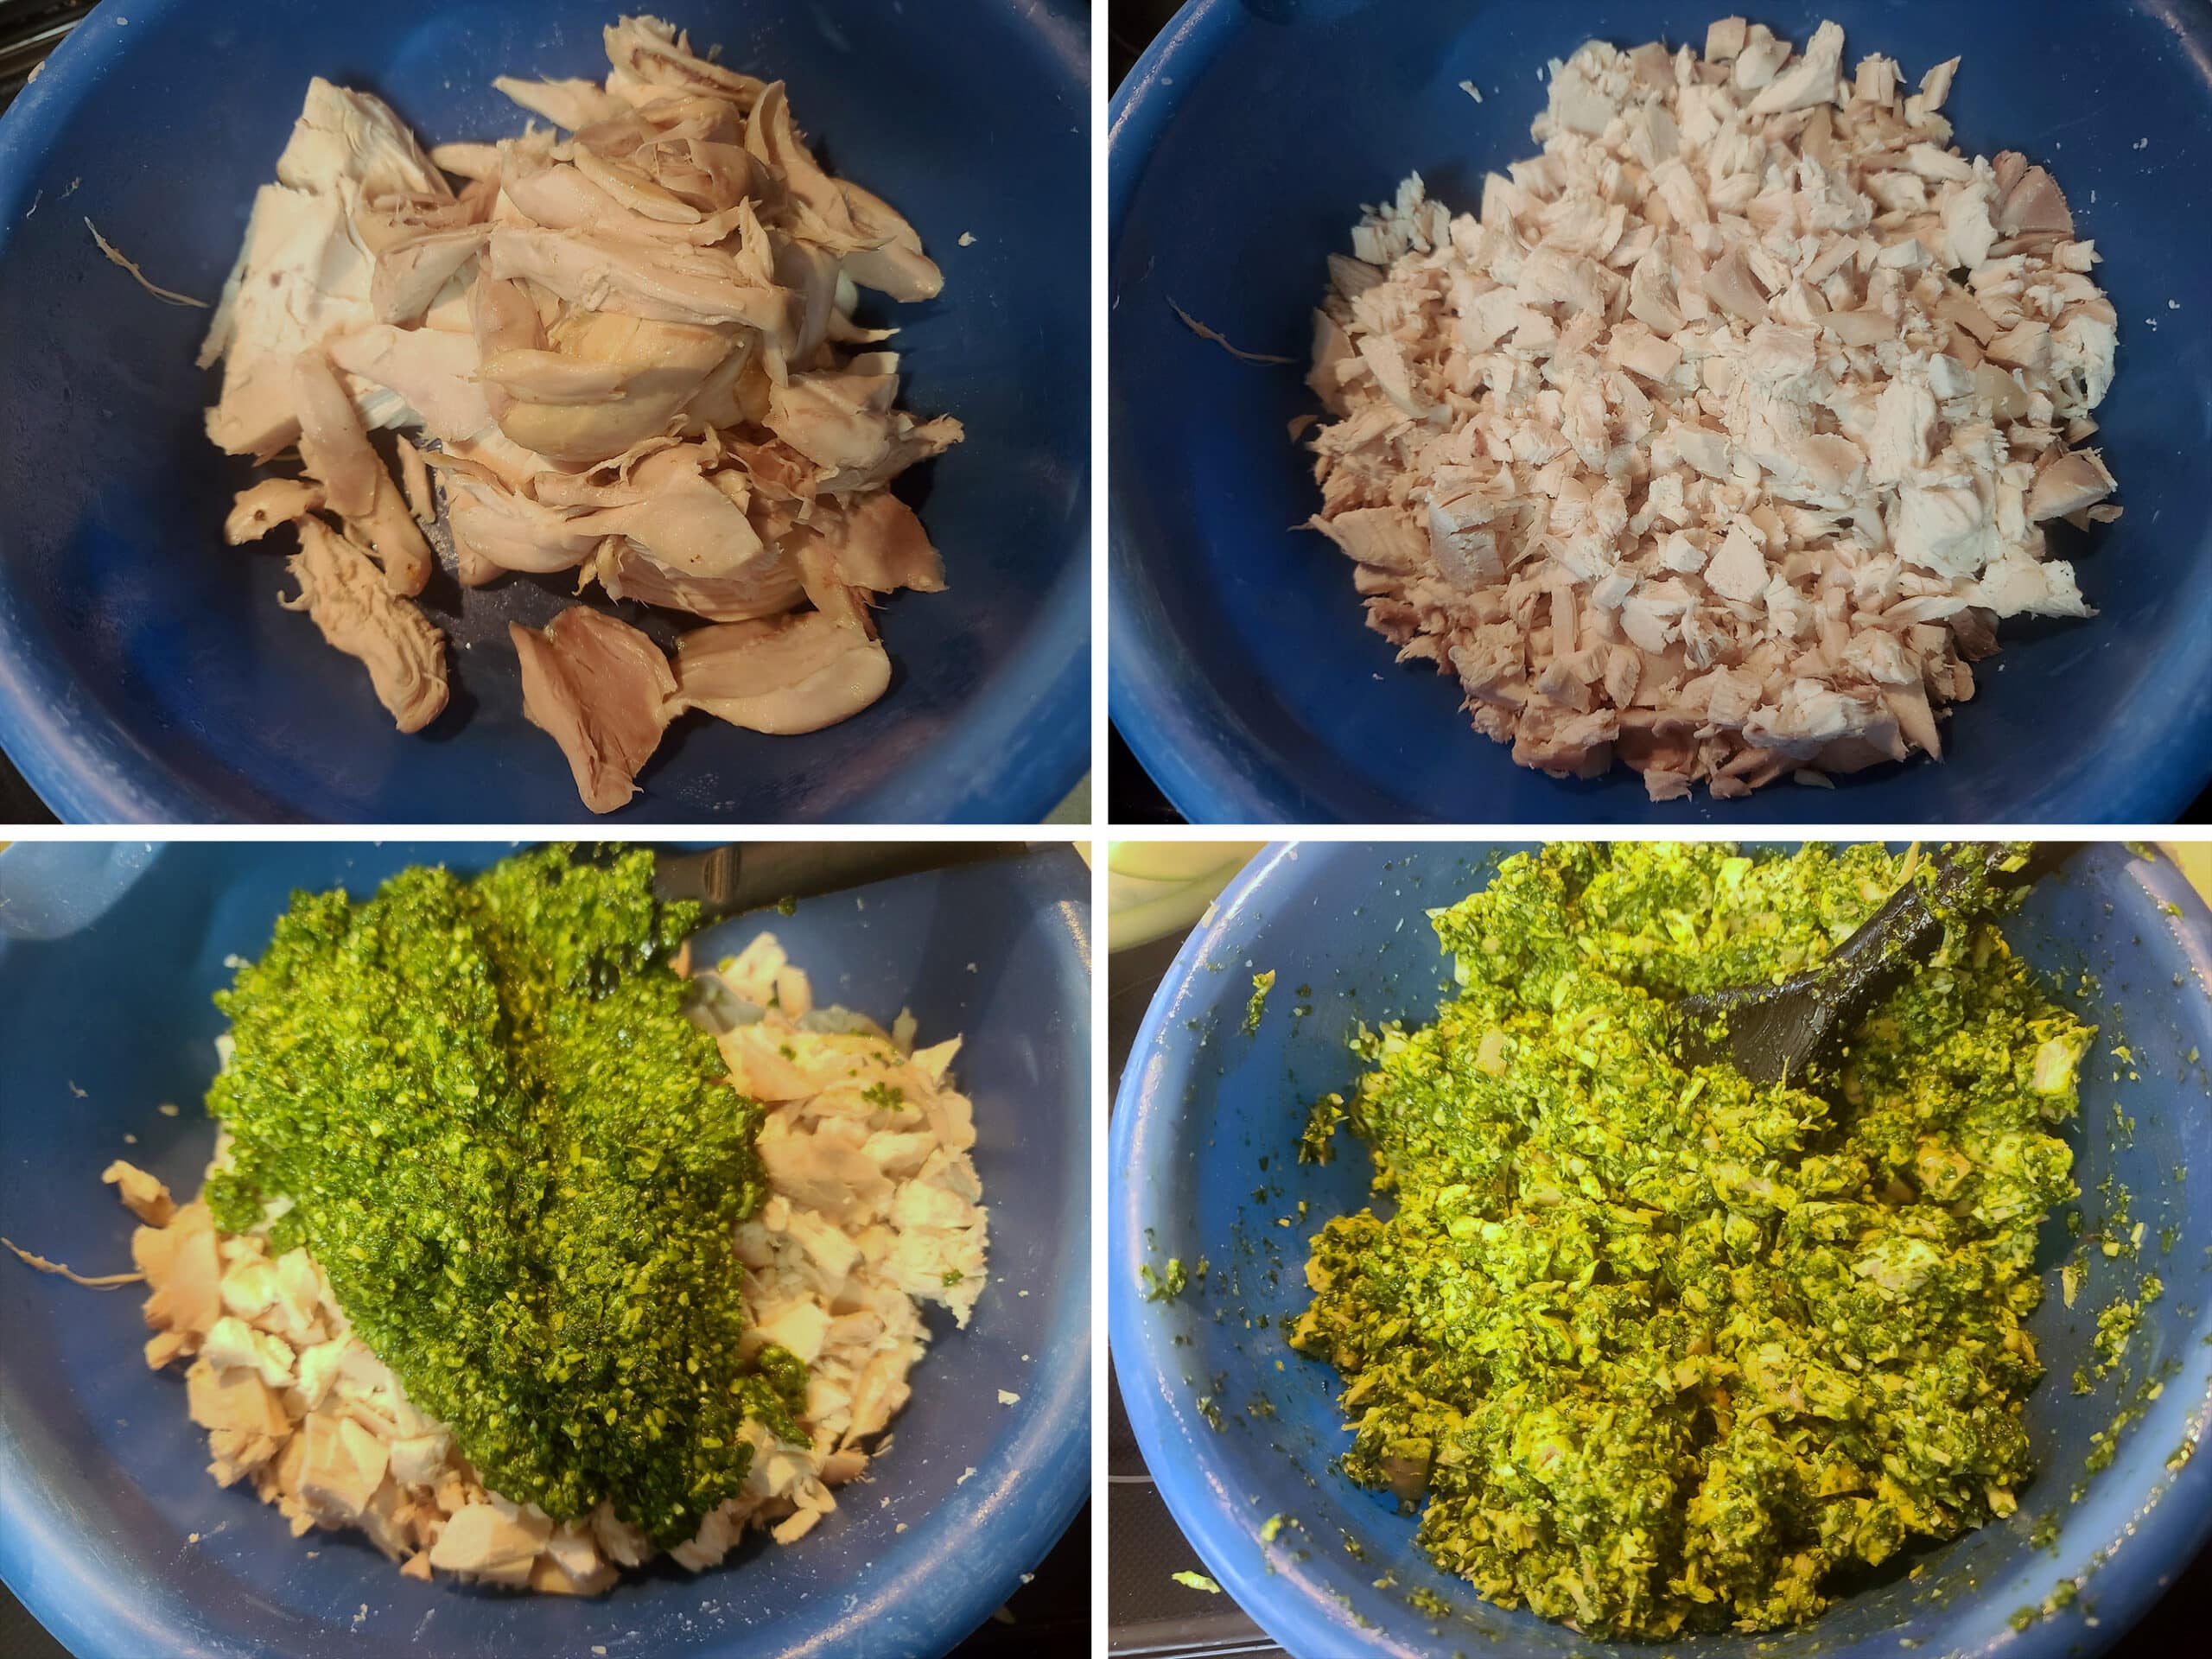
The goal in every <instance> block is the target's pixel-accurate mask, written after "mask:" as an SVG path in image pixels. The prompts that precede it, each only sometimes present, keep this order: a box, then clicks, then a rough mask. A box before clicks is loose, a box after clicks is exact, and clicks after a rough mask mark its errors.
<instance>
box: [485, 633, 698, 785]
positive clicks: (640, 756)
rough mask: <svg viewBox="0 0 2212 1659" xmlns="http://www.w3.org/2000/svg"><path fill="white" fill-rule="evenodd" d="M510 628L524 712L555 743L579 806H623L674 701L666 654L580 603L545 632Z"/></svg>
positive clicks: (656, 744) (664, 725)
mask: <svg viewBox="0 0 2212 1659" xmlns="http://www.w3.org/2000/svg"><path fill="white" fill-rule="evenodd" d="M507 631H508V632H509V634H510V635H511V636H512V638H513V639H514V643H515V650H516V652H517V654H518V655H519V656H520V657H521V658H522V711H523V714H524V716H525V717H527V718H528V720H529V721H530V723H531V725H533V726H536V727H537V728H540V729H541V730H543V731H545V732H547V733H550V734H551V735H552V737H553V739H554V741H556V742H557V743H559V744H560V746H561V753H563V754H564V755H566V756H567V757H568V759H569V771H571V772H574V773H575V779H576V792H577V793H578V794H579V795H581V796H582V797H583V802H584V804H585V805H586V806H588V807H589V808H590V809H591V810H593V811H594V812H612V811H613V810H615V809H616V808H617V807H620V806H625V805H627V804H629V800H630V797H631V796H632V795H633V794H635V793H636V792H637V783H636V779H637V775H638V769H639V767H640V766H644V765H645V762H646V761H647V760H651V759H652V753H653V750H654V749H655V748H657V747H659V744H660V735H661V733H662V732H664V730H666V729H667V728H668V721H669V715H670V714H671V711H672V709H673V708H674V706H675V698H676V695H677V686H676V676H675V675H674V674H672V673H671V672H670V671H669V666H668V658H666V657H664V655H662V654H661V649H660V647H659V646H658V645H655V644H653V642H652V640H650V639H646V638H645V635H644V634H642V633H640V632H638V630H637V629H635V628H633V627H632V626H630V625H629V624H628V623H626V622H619V621H617V620H615V619H614V618H613V617H611V616H608V615H606V614H605V613H602V612H599V611H594V610H592V609H590V608H588V607H585V606H582V605H577V606H574V607H570V608H569V609H568V610H565V611H563V612H562V613H561V614H560V615H558V616H556V617H555V618H554V619H553V620H552V621H551V622H550V623H548V624H547V625H546V626H545V627H544V628H543V630H539V629H535V628H526V627H524V626H523V625H522V624H521V623H519V622H511V623H509V624H508V625H507Z"/></svg>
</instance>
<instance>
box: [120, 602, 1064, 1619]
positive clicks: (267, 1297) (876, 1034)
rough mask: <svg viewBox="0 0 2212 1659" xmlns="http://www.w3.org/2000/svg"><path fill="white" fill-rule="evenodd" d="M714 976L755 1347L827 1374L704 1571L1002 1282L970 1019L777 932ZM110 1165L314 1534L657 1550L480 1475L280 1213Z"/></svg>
mask: <svg viewBox="0 0 2212 1659" xmlns="http://www.w3.org/2000/svg"><path fill="white" fill-rule="evenodd" d="M569 614H571V615H573V614H576V613H569ZM583 614H587V615H591V614H594V613H583ZM599 620H604V619H599ZM557 626H559V623H558V621H556V627H557ZM549 632H550V631H549ZM699 978H700V980H701V982H702V988H708V987H711V994H710V995H709V996H708V997H707V998H706V999H705V1001H704V1003H703V1005H702V1006H704V1007H707V1008H709V1009H722V1010H728V1011H729V1012H730V1013H731V1014H732V1016H733V1017H734V1020H736V1023H734V1024H728V1026H727V1028H726V1029H725V1030H723V1031H722V1033H721V1039H720V1040H721V1048H722V1052H723V1055H724V1058H726V1059H727V1060H728V1063H729V1066H730V1070H731V1081H732V1083H733V1084H734V1086H735V1087H737V1088H740V1089H743V1090H747V1092H750V1093H753V1094H755V1095H757V1096H760V1097H761V1098H763V1099H766V1100H769V1101H772V1103H773V1104H772V1110H771V1112H770V1115H769V1117H768V1119H767V1122H766V1126H765V1128H764V1129H763V1132H762V1135H761V1138H760V1149H761V1154H762V1161H763V1165H764V1167H765V1169H766V1174H767V1178H768V1180H767V1184H768V1189H769V1194H770V1196H769V1197H768V1198H767V1199H766V1201H765V1202H764V1203H763V1204H762V1205H761V1206H760V1209H759V1210H758V1211H756V1212H755V1214H754V1215H753V1217H752V1218H751V1219H749V1220H747V1221H746V1222H745V1223H743V1224H741V1225H740V1226H739V1227H738V1229H737V1230H736V1234H735V1236H734V1240H733V1247H734V1248H733V1259H732V1264H731V1265H732V1268H733V1270H734V1271H736V1272H738V1273H741V1274H742V1275H743V1291H744V1297H745V1302H746V1307H747V1313H748V1319H747V1331H746V1332H745V1335H744V1337H743V1338H742V1342H743V1344H744V1347H743V1351H744V1352H745V1353H747V1354H749V1353H751V1352H753V1351H757V1350H758V1349H759V1348H760V1347H761V1346H762V1345H763V1344H768V1343H776V1344H780V1345H782V1346H784V1347H785V1348H788V1349H789V1350H791V1351H792V1352H793V1353H795V1354H797V1355H798V1357H800V1358H801V1359H802V1360H804V1362H805V1363H806V1365H807V1370H808V1376H807V1393H806V1399H805V1402H804V1407H803V1408H802V1409H801V1410H800V1412H799V1414H798V1416H799V1422H800V1427H802V1428H803V1429H804V1431H805V1435H806V1438H805V1439H804V1440H796V1441H788V1442H786V1441H780V1440H777V1439H775V1438H774V1437H773V1436H772V1435H771V1434H770V1433H768V1432H767V1431H766V1429H765V1428H763V1427H761V1426H760V1424H759V1423H757V1422H748V1423H747V1425H746V1426H745V1430H744V1432H745V1434H746V1436H747V1440H749V1441H750V1443H751V1445H752V1448H753V1461H752V1465H751V1468H750V1470H749V1471H748V1474H747V1480H746V1484H745V1489H744V1491H742V1492H741V1494H740V1495H739V1496H738V1497H734V1498H732V1499H731V1500H730V1501H729V1502H728V1503H724V1504H723V1505H722V1506H721V1507H720V1508H719V1509H717V1510H714V1511H713V1512H712V1513H711V1514H709V1515H708V1516H706V1517H705V1519H704V1520H703V1521H702V1522H701V1524H700V1528H699V1531H698V1533H697V1535H696V1536H695V1537H693V1538H691V1539H690V1540H689V1541H686V1542H684V1543H682V1544H679V1545H677V1547H676V1548H673V1549H671V1551H670V1552H669V1554H671V1556H672V1557H673V1558H674V1560H676V1561H677V1563H678V1564H679V1565H681V1566H683V1567H687V1568H689V1569H690V1570H691V1571H692V1572H695V1573H696V1572H701V1571H703V1570H705V1569H706V1568H708V1567H713V1566H715V1564H716V1563H718V1562H720V1561H721V1560H722V1559H723V1558H724V1557H725V1556H726V1555H728V1553H729V1551H730V1550H731V1549H732V1548H734V1547H735V1546H736V1544H737V1543H738V1541H740V1539H741V1537H742V1536H743V1535H744V1534H745V1532H746V1530H747V1529H748V1528H752V1527H759V1528H762V1529H766V1531H767V1532H768V1533H769V1535H770V1536H771V1537H772V1538H773V1539H774V1540H775V1541H777V1542H778V1543H779V1544H790V1543H793V1542H796V1541H798V1539H800V1538H802V1537H804V1535H806V1534H807V1533H808V1532H810V1531H811V1530H812V1529H813V1528H814V1527H815V1526H816V1525H817V1524H818V1523H819V1522H820V1521H821V1520H822V1518H823V1516H826V1515H829V1514H830V1513H831V1512H833V1511H834V1510H836V1496H835V1490H834V1489H836V1488H837V1487H839V1486H842V1485H845V1484H849V1483H851V1482H853V1481H855V1480H857V1479H860V1478H861V1477H862V1476H863V1475H864V1474H865V1473H866V1471H867V1470H868V1465H869V1462H870V1460H871V1459H873V1458H874V1457H876V1456H879V1455H880V1454H881V1453H883V1452H887V1451H888V1450H889V1447H890V1441H889V1440H888V1438H884V1439H881V1440H879V1439H878V1437H879V1436H882V1435H884V1432H885V1430H886V1429H887V1427H889V1424H890V1421H891V1419H892V1418H893V1416H894V1415H895V1414H897V1413H898V1411H899V1409H900V1408H901V1407H903V1406H904V1405H905V1404H906V1401H907V1399H908V1397H909V1395H910V1393H911V1389H910V1387H909V1385H908V1383H907V1381H906V1379H907V1376H908V1374H909V1373H910V1372H911V1371H912V1370H913V1368H914V1366H915V1365H916V1364H918V1363H920V1361H921V1359H922V1357H923V1356H924V1354H925V1351H926V1350H927V1348H928V1345H929V1343H930V1340H931V1332H930V1330H929V1327H928V1326H927V1325H925V1323H924V1322H923V1319H922V1316H921V1306H922V1305H923V1304H925V1303H927V1304H934V1305H935V1306H939V1307H942V1308H944V1310H946V1311H947V1312H948V1313H950V1315H951V1316H952V1319H953V1322H954V1324H955V1325H957V1327H959V1328H962V1329H964V1328H966V1326H967V1325H968V1323H969V1319H970V1317H971V1316H972V1315H973V1313H974V1312H975V1307H976V1299H977V1298H978V1297H979V1296H981V1295H982V1293H983V1290H984V1288H985V1287H986V1286H987V1285H988V1282H989V1272H988V1261H987V1252H988V1243H989V1212H988V1209H987V1208H986V1206H985V1205H983V1203H982V1185H981V1183H980V1182H979V1181H978V1180H977V1179H976V1168H975V1165H974V1162H973V1160H972V1159H971V1157H970V1155H969V1154H970V1153H971V1151H972V1149H973V1148H974V1146H975V1144H976V1129H975V1115H974V1109H973V1107H972V1106H971V1105H970V1103H969V1101H968V1099H967V1097H966V1096H963V1095H962V1094H960V1093H958V1092H957V1090H955V1088H954V1087H953V1084H952V1080H951V1077H950V1065H951V1062H952V1059H953V1058H954V1057H955V1056H956V1055H957V1053H958V1052H959V1048H960V1039H958V1038H957V1037H955V1038H952V1039H949V1040H947V1041H945V1042H943V1043H939V1044H938V1045H937V1046H934V1047H931V1048H927V1049H922V1050H919V1051H917V1050H916V1049H915V1048H914V1046H913V1020H912V1017H911V1016H909V1015H906V1014H901V1015H900V1016H899V1019H898V1020H895V1021H894V1022H893V1026H892V1028H891V1030H890V1031H888V1032H887V1031H885V1030H884V1029H883V1028H882V1027H880V1026H879V1025H877V1024H876V1023H875V1022H874V1021H873V1020H869V1019H868V1018H867V1017H865V1016H864V1015H861V1014H855V1013H852V1012H851V1011H849V1010H847V1009H844V1008H837V1007H827V1008H817V1007H815V1004H814V992H813V988H812V985H811V984H810V982H809V980H808V977H807V976H806V974H805V972H804V970H803V969H800V968H798V967H797V966H796V965H794V964H793V963H791V960H790V958H789V957H787V956H786V955H785V951H784V949H783V947H782V946H781V945H780V944H779V943H778V942H777V940H776V938H775V936H774V935H772V934H770V933H762V934H760V935H759V936H758V937H756V938H754V939H753V942H752V943H751V944H748V945H747V947H746V949H745V950H744V951H743V952H742V953H741V955H739V956H738V957H733V958H730V959H728V960H726V961H724V962H723V963H721V964H720V965H719V966H718V967H716V968H715V969H702V971H701V973H700V975H699ZM222 1155H223V1154H221V1152H220V1151H219V1152H218V1154H217V1156H218V1159H220V1157H221V1156H222ZM102 1179H105V1180H106V1181H108V1182H109V1183H110V1184H111V1185H114V1186H115V1187H116V1189H117V1192H118V1196H119V1197H120V1198H122V1199H123V1201H124V1204H126V1205H128V1206H129V1207H130V1210H131V1212H132V1213H133V1214H134V1215H137V1217H139V1218H140V1219H141V1220H142V1221H143V1222H145V1223H146V1225H143V1226H142V1227H140V1228H138V1229H137V1232H136V1234H135V1235H134V1236H133V1238H132V1241H131V1254H132V1256H133V1257H134V1259H135V1260H136V1261H137V1263H138V1266H139V1268H141V1270H142V1271H143V1273H144V1274H145V1275H146V1280H147V1282H148V1284H149V1287H151V1291H152V1294H150V1295H149V1297H148V1299H147V1301H146V1305H145V1315H146V1322H147V1324H148V1325H149V1326H150V1327H152V1328H153V1330H154V1331H155V1332H156V1337H155V1338H154V1339H153V1340H152V1341H150V1342H149V1343H148V1344H147V1347H146V1363H147V1364H148V1365H149V1367H151V1368H153V1369H155V1370H160V1369H162V1367H164V1366H166V1365H168V1364H169V1363H172V1362H173V1361H175V1360H178V1359H186V1360H188V1361H189V1362H190V1363H189V1364H188V1368H187V1370H186V1372H185V1399H186V1408H187V1410H188V1414H190V1416H191V1419H192V1421H194V1423H196V1424H198V1425H199V1426H200V1427H202V1428H204V1429H206V1430H207V1438H208V1450H209V1452H210V1456H211V1461H210V1463H209V1465H208V1471H209V1473H211V1474H212V1475H213V1477H214V1478H215V1479H216V1480H217V1481H218V1482H219V1483H220V1484H223V1485H225V1486H232V1485H236V1484H238V1483H239V1482H241V1481H250V1482H251V1485H252V1487H253V1490H254V1491H255V1493H256V1495H257V1496H258V1497H260V1498H261V1500H262V1501H263V1502H264V1503H270V1504H274V1505H275V1506H276V1507H277V1510H278V1511H279V1512H280V1513H281V1514H282V1515H283V1516H284V1517H285V1519H286V1520H287V1521H288V1522H289V1523H290V1525H291V1529H292V1531H293V1533H294V1534H295V1535H305V1534H306V1533H308V1532H309V1531H311V1530H314V1529H318V1528H320V1529H327V1530H337V1529H344V1528H347V1527H356V1528H359V1529H360V1530H361V1531H362V1532H364V1533H365V1534H366V1535H368V1537H369V1539H370V1541H372V1542H373V1543H374V1544H375V1545H376V1546H377V1548H378V1549H380V1550H382V1551H383V1552H384V1553H385V1555H387V1556H388V1557H390V1558H391V1560H394V1561H397V1562H398V1563H400V1567H399V1570H400V1571H401V1572H402V1573H404V1574H406V1575H407V1576H409V1577H411V1578H417V1579H426V1580H427V1579H429V1578H431V1577H432V1576H433V1575H434V1573H438V1572H447V1573H454V1575H456V1576H457V1577H460V1578H462V1579H465V1580H473V1581H475V1582H478V1583H483V1584H492V1585H499V1586H505V1587H507V1588H510V1589H517V1590H523V1589H527V1590H535V1591H539V1592H547V1593H551V1594H558V1595H586V1596H588V1595H598V1594H600V1593H601V1592H604V1591H606V1590H607V1589H608V1588H610V1587H611V1586H613V1583H614V1582H615V1580H616V1579H617V1577H618V1576H619V1575H620V1570H621V1569H622V1568H623V1567H642V1566H644V1565H645V1564H646V1563H647V1562H648V1561H650V1560H652V1558H653V1556H654V1554H656V1551H655V1550H654V1548H653V1546H652V1541H650V1540H649V1539H648V1538H646V1536H645V1535H644V1534H643V1533H642V1532H640V1531H639V1529H636V1528H635V1527H633V1526H631V1525H630V1524H629V1523H627V1522H624V1521H622V1520H621V1519H620V1518H619V1517H618V1516H616V1515H615V1514H614V1513H613V1509H612V1508H611V1506H610V1505H609V1504H608V1503H604V1502H602V1503H601V1504H600V1505H599V1507H598V1508H597V1509H596V1510H594V1512H593V1513H592V1514H591V1515H590V1516H588V1517H586V1518H583V1519H581V1520H577V1521H574V1522H568V1523H566V1524H561V1523H556V1522H554V1521H553V1520H552V1519H551V1517H550V1516H547V1515H546V1514H545V1513H544V1512H543V1510H540V1509H538V1508H537V1505H535V1504H531V1503H521V1504H518V1503H512V1502H510V1501H509V1500H508V1499H507V1498H505V1497H502V1496H501V1495H499V1493H497V1492H494V1491H487V1490H486V1489H485V1487H484V1486H483V1485H482V1484H480V1482H479V1481H478V1479H477V1478H476V1475H475V1471H474V1469H473V1468H472V1467H471V1466H470V1465H469V1464H468V1462H467V1459H466V1458H465V1457H463V1455H462V1454H461V1450H460V1448H459V1446H457V1445H456V1444H455V1443H454V1439H453V1436H452V1433H450V1431H448V1429H447V1428H446V1427H444V1426H443V1425H442V1424H440V1423H439V1422H437V1421H435V1420H434V1419H432V1418H430V1417H429V1416H428V1415H426V1414H424V1413H423V1412H422V1411H420V1410H418V1409H417V1408H416V1407H415V1406H414V1405H413V1404H412V1402H410V1401H409V1399H408V1397H407V1393H406V1390H405V1389H404V1388H403V1387H402V1386H401V1385H400V1383H399V1381H398V1379H397V1377H395V1376H393V1375H392V1374H391V1370H389V1369H387V1368H386V1367H385V1365H384V1364H383V1363H381V1362H379V1361H378V1359H377V1358H376V1357H375V1355H373V1354H372V1353H371V1352H370V1351H369V1350H368V1349H367V1347H366V1346H365V1345H364V1344H363V1343H362V1342H361V1341H360V1340H359V1338H356V1337H355V1336H354V1335H353V1332H352V1328H351V1326H350V1325H349V1323H348V1321H347V1320H346V1315H345V1313H344V1312H343V1311H342V1310H341V1309H340V1307H339V1306H338V1305H337V1303H336V1301H335V1300H334V1298H333V1296H332V1294H331V1289H330V1283H329V1281H328V1280H327V1278H325V1277H324V1276H323V1274H322V1272H321V1269H320V1268H318V1267H316V1265H315V1262H314V1260H313V1258H312V1257H311V1256H309V1255H308V1252H307V1251H306V1250H304V1249H293V1250H289V1251H287V1252H286V1253H285V1254H284V1255H281V1256H277V1257H276V1258H275V1259H274V1260H271V1259H270V1256H269V1255H268V1247H267V1242H266V1238H265V1236H264V1232H262V1231H255V1232H249V1233H238V1234H219V1233H218V1232H217V1231H216V1230H215V1229H214V1226H213V1221H212V1219H211V1217H209V1215H208V1212H207V1206H206V1205H204V1204H201V1203H200V1202H198V1201H197V1200H195V1201H194V1202H193V1203H191V1204H188V1205H181V1206H180V1205H175V1203H174V1202H173V1201H172V1200H171V1198H170V1197H169V1193H168V1189H167V1187H165V1186H164V1185H162V1183H161V1182H160V1181H159V1180H157V1179H156V1178H155V1177H153V1176H152V1175H149V1174H148V1173H146V1172H145V1171H143V1170H141V1169H138V1168H136V1167H135V1166H132V1165H130V1164H127V1163H123V1162H120V1161H118V1162H117V1163H114V1164H112V1165H111V1166H109V1167H108V1169H107V1170H106V1172H105V1174H104V1175H103V1177H102ZM1019 1397H1020V1396H1018V1395H1010V1394H1008V1393H1007V1391H1005V1390H1003V1389H1001V1391H1000V1394H999V1399H1000V1401H1001V1403H1010V1402H1013V1401H1014V1400H1016V1399H1018V1398H1019Z"/></svg>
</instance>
